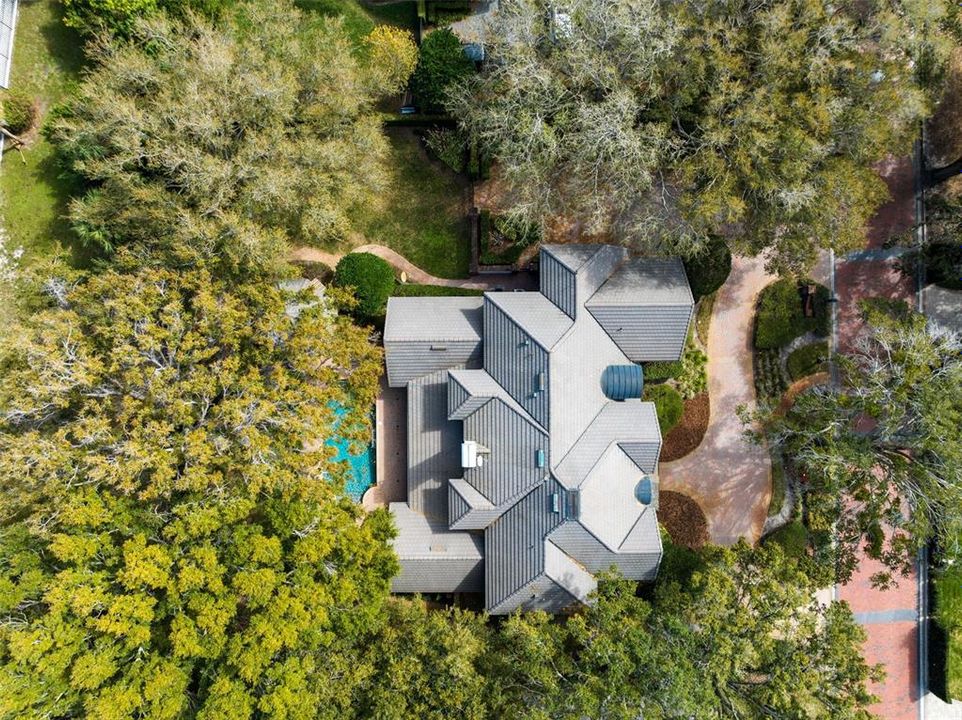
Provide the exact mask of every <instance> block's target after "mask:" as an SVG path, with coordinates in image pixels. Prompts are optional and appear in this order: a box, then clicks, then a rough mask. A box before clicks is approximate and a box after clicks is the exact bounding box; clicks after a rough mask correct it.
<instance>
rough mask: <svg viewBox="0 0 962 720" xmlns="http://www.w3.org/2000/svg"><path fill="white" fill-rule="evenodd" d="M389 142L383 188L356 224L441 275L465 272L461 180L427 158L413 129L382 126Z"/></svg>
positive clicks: (372, 238)
mask: <svg viewBox="0 0 962 720" xmlns="http://www.w3.org/2000/svg"><path fill="white" fill-rule="evenodd" d="M386 132H387V133H388V138H389V139H390V142H391V153H390V156H389V157H388V160H387V169H388V173H389V177H388V187H387V190H386V191H385V192H384V193H382V195H381V197H380V202H378V203H376V204H373V205H371V206H369V207H366V208H364V210H363V211H361V212H360V213H359V214H358V216H357V217H355V218H354V221H355V226H356V227H357V229H358V231H359V232H360V233H361V234H362V235H364V239H365V241H366V242H369V243H379V244H381V245H387V246H388V247H390V248H392V249H393V250H396V251H397V252H399V253H401V254H402V255H403V256H404V257H406V258H407V259H408V260H410V261H411V262H412V263H414V264H415V265H417V266H418V267H419V268H421V269H423V270H425V271H427V272H429V273H431V274H432V275H436V276H438V277H443V278H460V277H467V274H468V263H469V261H470V255H471V249H470V247H469V244H470V243H469V240H468V227H467V221H466V219H465V214H464V207H463V201H462V196H463V193H464V188H465V181H464V180H462V179H460V178H458V176H456V175H455V174H454V173H453V172H451V171H449V170H447V169H446V168H441V167H439V165H438V164H436V163H432V162H431V160H429V159H428V156H427V153H425V152H424V149H423V148H422V147H421V143H420V141H419V140H418V138H417V136H416V135H415V134H414V132H413V131H411V130H409V129H406V128H390V129H388V130H386Z"/></svg>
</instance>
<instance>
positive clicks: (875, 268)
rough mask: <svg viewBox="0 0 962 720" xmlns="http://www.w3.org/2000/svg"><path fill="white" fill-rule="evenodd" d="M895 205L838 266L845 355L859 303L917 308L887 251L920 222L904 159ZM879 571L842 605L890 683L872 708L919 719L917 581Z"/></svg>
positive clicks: (888, 168) (846, 591)
mask: <svg viewBox="0 0 962 720" xmlns="http://www.w3.org/2000/svg"><path fill="white" fill-rule="evenodd" d="M879 170H880V172H881V174H882V176H883V177H884V178H885V181H886V183H887V184H888V186H889V192H890V193H891V195H892V199H891V200H890V201H889V202H888V203H886V204H885V205H884V206H883V207H881V208H880V209H879V211H878V213H877V214H876V216H875V218H874V219H873V221H872V225H871V228H870V230H869V239H868V240H869V241H868V245H867V248H866V249H867V250H868V251H869V252H862V253H857V254H854V255H852V256H849V258H848V259H842V260H839V261H838V263H837V265H836V273H835V283H836V295H837V297H838V301H839V302H838V341H839V349H840V350H841V351H842V352H845V350H846V349H850V348H851V343H852V341H853V340H854V339H855V338H856V337H857V335H858V333H859V331H860V330H861V329H862V318H861V314H860V311H859V308H858V301H859V300H860V299H863V298H867V297H873V296H875V297H887V298H893V299H902V300H906V301H907V302H908V303H909V304H910V305H912V306H914V282H913V280H912V279H911V278H909V277H906V276H904V275H903V274H901V273H900V272H899V271H898V269H897V267H896V263H897V251H896V252H895V253H887V252H880V250H881V248H882V246H883V245H884V244H885V242H886V240H888V239H889V238H892V237H898V236H900V235H902V234H903V233H905V232H907V231H908V230H910V229H911V228H912V226H913V224H914V222H915V216H914V205H913V203H914V184H913V177H914V175H913V169H912V160H911V158H899V159H896V160H892V161H890V162H887V163H885V164H884V165H883V166H882V167H880V168H879ZM880 569H881V567H880V565H879V564H878V563H877V562H876V561H874V560H871V559H870V558H868V557H865V556H863V557H862V558H861V560H860V563H859V567H858V570H857V572H856V573H855V575H854V576H853V577H852V579H851V580H850V581H849V582H848V583H847V584H845V585H843V586H840V587H839V588H837V595H838V598H839V599H840V600H845V601H847V602H848V603H849V605H850V606H851V607H852V611H853V612H854V613H855V617H856V619H857V620H858V621H859V622H860V623H861V624H862V626H863V627H864V628H865V631H866V633H867V634H868V639H867V640H866V642H865V659H866V660H867V661H868V662H869V663H872V664H875V663H881V664H882V665H884V666H885V671H886V678H885V680H884V682H882V683H878V684H876V685H874V686H873V687H872V688H871V690H872V692H873V693H874V694H875V695H877V696H878V697H879V698H880V702H879V703H878V704H877V705H875V706H873V707H872V708H871V710H872V712H874V713H876V714H877V715H878V716H879V717H881V718H883V720H917V719H918V717H919V697H918V644H919V638H918V622H917V617H918V578H917V575H916V573H915V572H913V573H912V574H911V575H910V576H909V577H906V578H901V577H900V578H899V579H898V580H899V582H898V584H897V585H896V586H895V587H893V588H890V589H888V590H884V591H882V590H877V589H875V588H873V587H872V583H871V580H870V578H871V576H872V574H873V573H875V572H878V571H879V570H880Z"/></svg>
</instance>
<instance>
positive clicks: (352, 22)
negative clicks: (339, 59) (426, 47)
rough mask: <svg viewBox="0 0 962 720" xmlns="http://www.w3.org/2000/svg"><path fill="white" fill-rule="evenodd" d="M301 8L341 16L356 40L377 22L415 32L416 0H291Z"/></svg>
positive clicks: (416, 18)
mask: <svg viewBox="0 0 962 720" xmlns="http://www.w3.org/2000/svg"><path fill="white" fill-rule="evenodd" d="M294 4H295V5H297V7H299V8H301V9H302V10H306V11H308V12H313V13H317V14H319V15H327V16H330V17H335V16H337V17H340V18H341V19H342V21H343V22H344V27H345V29H346V30H347V32H348V34H349V35H350V36H351V37H352V38H354V39H355V40H357V41H359V40H360V39H361V38H363V37H364V36H365V35H367V34H368V33H369V32H371V30H372V29H373V28H374V26H375V25H377V24H384V25H396V26H397V27H402V28H405V29H407V30H410V31H411V32H412V33H416V32H417V26H418V10H417V3H416V2H400V3H393V4H391V5H380V6H369V5H362V3H360V2H358V0H294Z"/></svg>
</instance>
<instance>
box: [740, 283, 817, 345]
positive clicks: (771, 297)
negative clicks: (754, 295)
mask: <svg viewBox="0 0 962 720" xmlns="http://www.w3.org/2000/svg"><path fill="white" fill-rule="evenodd" d="M808 284H812V283H809V282H808V281H802V285H808ZM799 288H800V285H799V284H798V283H796V282H794V281H792V280H786V279H782V280H776V281H775V282H773V283H772V284H771V285H769V286H768V287H766V288H765V289H764V290H762V292H761V294H760V295H759V297H758V312H757V315H756V317H755V347H756V348H759V349H760V350H769V349H772V348H779V347H782V346H783V345H787V344H788V343H790V342H791V341H792V340H794V339H795V338H797V337H799V336H800V335H804V334H805V333H807V332H814V333H816V334H818V335H828V329H829V328H828V322H829V317H828V288H826V287H825V286H823V285H815V288H816V291H815V298H814V303H813V310H814V313H815V315H814V317H805V315H804V311H803V308H802V299H801V295H800V294H799Z"/></svg>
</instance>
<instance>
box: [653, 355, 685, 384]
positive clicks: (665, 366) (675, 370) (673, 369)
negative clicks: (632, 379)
mask: <svg viewBox="0 0 962 720" xmlns="http://www.w3.org/2000/svg"><path fill="white" fill-rule="evenodd" d="M643 367H644V372H645V382H660V381H662V380H672V379H674V378H677V377H679V376H680V375H681V374H682V372H683V371H684V368H683V367H682V364H681V360H671V361H667V362H648V363H645V364H644V366H643Z"/></svg>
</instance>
